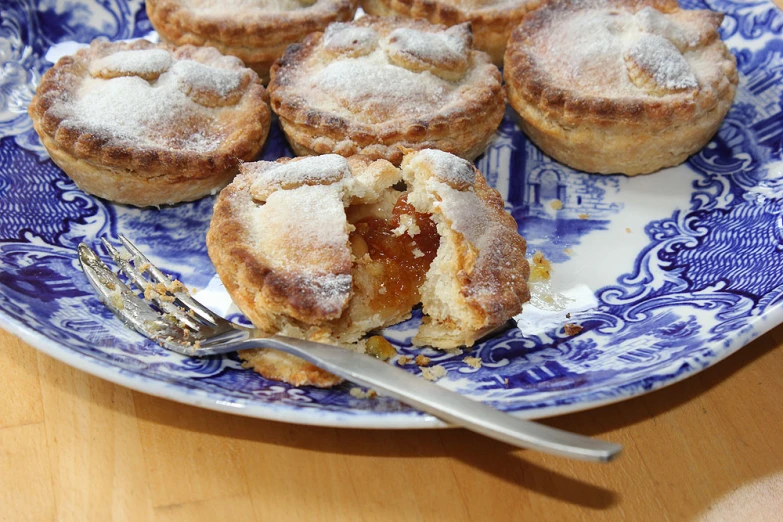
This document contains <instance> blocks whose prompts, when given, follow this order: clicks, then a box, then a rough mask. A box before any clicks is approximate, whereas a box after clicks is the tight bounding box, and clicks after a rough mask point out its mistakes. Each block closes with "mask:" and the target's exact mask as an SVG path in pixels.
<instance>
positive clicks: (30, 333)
mask: <svg viewBox="0 0 783 522" xmlns="http://www.w3.org/2000/svg"><path fill="white" fill-rule="evenodd" d="M769 312H770V313H768V314H765V315H764V316H756V317H753V319H752V320H751V321H749V322H748V323H747V324H746V325H745V326H744V327H743V328H742V329H741V330H740V331H739V332H738V334H739V335H738V336H736V337H734V338H733V339H734V340H733V342H732V343H731V344H730V345H729V346H726V347H724V349H723V350H721V351H720V352H719V353H717V354H715V356H714V357H712V358H711V359H710V362H709V364H707V365H706V366H704V367H702V368H695V369H691V370H689V371H684V372H680V373H679V374H678V375H676V376H675V377H673V378H671V379H668V380H665V381H656V382H655V383H653V385H652V386H651V387H650V388H648V389H642V390H641V391H639V392H638V393H629V392H627V391H625V390H624V391H622V392H621V393H619V394H617V395H615V396H612V397H609V398H605V399H599V400H594V401H581V402H574V403H570V404H567V405H561V406H549V407H546V408H534V409H525V410H518V411H514V412H509V414H510V415H513V416H514V417H517V418H521V419H528V420H536V419H543V418H550V417H556V416H560V415H567V414H570V413H578V412H582V411H587V410H592V409H595V408H599V407H602V406H608V405H611V404H614V403H618V402H623V401H626V400H628V399H633V398H636V397H641V396H643V395H647V394H649V393H652V392H655V391H658V390H661V389H663V388H666V387H669V386H671V385H673V384H676V383H678V382H680V381H683V380H685V379H687V378H689V377H692V376H693V375H696V374H697V373H700V372H702V371H704V370H707V369H709V368H711V367H713V366H715V365H716V364H717V363H719V362H721V361H723V360H725V359H727V358H729V356H731V355H733V354H734V353H736V352H737V351H739V350H740V349H742V348H745V347H746V346H748V345H749V344H751V343H752V342H753V341H754V340H756V339H758V338H759V337H761V336H762V335H764V334H766V333H768V332H769V331H770V330H772V329H773V328H775V327H776V326H779V325H780V324H783V304H782V305H780V306H776V307H775V308H773V309H771V310H770V311H769ZM770 315H776V316H779V317H777V318H773V319H772V320H770V319H771V318H770ZM0 317H2V318H3V319H6V320H7V322H5V321H4V322H2V323H0V328H2V329H3V330H5V331H7V332H8V333H10V334H11V335H15V336H17V337H19V338H20V339H21V340H23V341H24V342H26V343H27V344H29V345H30V346H32V347H33V348H35V349H36V350H38V351H40V352H42V353H44V354H46V355H48V356H50V357H52V358H54V359H56V360H58V361H60V362H62V363H63V364H66V365H68V366H70V367H72V368H75V369H77V370H80V371H83V372H85V373H87V374H89V375H92V376H94V377H98V378H100V379H103V380H106V381H109V382H111V383H113V384H117V385H120V386H123V387H125V388H128V389H130V390H133V391H137V392H140V393H144V394H147V395H152V396H154V397H159V398H162V399H167V400H171V401H174V402H177V403H180V404H185V405H188V406H194V407H198V408H204V409H208V410H212V411H217V412H221V413H229V414H233V415H239V416H242V417H249V418H255V419H262V420H270V421H277V422H285V423H289V424H298V425H305V426H320V427H330V428H345V429H372V430H376V429H391V430H415V429H444V428H453V427H455V426H452V425H449V424H446V423H445V422H443V421H441V420H440V419H437V418H436V417H433V416H432V415H429V414H422V413H417V412H413V411H404V412H383V413H381V412H377V411H373V410H367V411H366V412H360V413H351V414H342V413H339V412H334V411H328V410H319V409H315V408H312V409H311V408H297V407H296V406H293V405H288V404H274V403H255V402H253V401H244V400H241V401H236V402H234V403H231V402H230V401H225V400H219V399H216V398H210V397H209V395H210V394H209V392H207V391H205V390H200V389H195V388H194V389H191V390H190V393H188V392H185V391H183V390H182V386H181V385H179V386H176V385H175V386H166V385H165V383H164V382H163V380H162V379H156V378H154V377H151V376H149V375H144V374H143V373H141V372H131V371H129V370H124V369H122V368H118V367H116V366H111V365H109V364H106V363H104V362H102V361H99V360H97V359H95V358H93V357H90V356H89V355H87V354H83V353H79V352H77V351H75V350H71V349H69V348H67V347H65V346H63V345H61V344H59V343H58V342H57V341H55V340H54V339H50V338H49V337H47V336H45V335H44V334H42V333H40V332H38V331H36V330H34V329H32V328H30V327H28V326H26V325H24V324H21V323H20V322H19V321H18V320H16V319H14V318H12V317H10V316H8V315H6V314H5V313H4V312H3V311H2V310H0ZM759 323H761V324H762V327H761V328H758V326H759ZM136 335H140V334H136ZM129 374H130V375H129ZM144 383H151V384H152V389H150V388H149V387H145V386H143V384H144ZM194 397H196V400H194ZM199 399H200V400H199ZM379 413H380V414H379Z"/></svg>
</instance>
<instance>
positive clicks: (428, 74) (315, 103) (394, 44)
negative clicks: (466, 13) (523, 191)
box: [275, 17, 497, 125]
mask: <svg viewBox="0 0 783 522" xmlns="http://www.w3.org/2000/svg"><path fill="white" fill-rule="evenodd" d="M390 20H391V19H390ZM405 24H406V25H407V26H403V27H399V26H398V25H395V23H392V21H386V20H384V21H380V20H379V19H374V21H373V19H372V17H366V19H359V20H358V21H356V22H353V23H350V24H348V23H340V24H332V25H331V26H330V27H329V28H328V29H327V30H326V32H325V34H324V36H323V38H321V40H320V41H319V42H318V43H317V44H315V46H314V48H313V50H312V52H310V54H309V55H307V56H306V57H305V59H304V60H303V61H302V63H297V64H296V66H293V67H289V68H285V69H278V73H277V74H278V76H277V78H276V80H275V81H276V82H277V83H278V84H279V85H280V86H283V87H284V88H285V89H286V96H287V97H291V96H293V97H302V98H303V99H307V105H308V106H312V107H313V108H315V109H317V110H320V111H323V112H327V113H331V114H337V115H339V116H342V117H345V118H350V119H352V120H358V121H361V122H363V123H365V124H370V125H372V124H381V123H385V124H386V123H390V122H394V121H397V120H401V119H404V120H411V119H416V118H430V117H432V116H433V115H435V114H438V113H443V114H448V113H451V112H455V111H457V110H459V108H460V106H461V105H462V104H464V103H465V98H464V96H465V95H466V93H467V92H468V91H469V90H470V89H474V90H479V89H481V88H483V87H487V88H490V86H492V85H493V84H494V83H496V82H497V79H496V77H495V76H494V75H492V74H490V73H488V72H487V70H486V67H487V66H489V64H488V63H486V62H487V61H488V60H484V61H483V63H482V61H481V60H480V59H478V58H477V56H476V55H477V53H476V51H472V50H471V44H472V36H471V34H470V30H469V26H468V25H467V24H463V25H459V26H455V27H452V28H445V27H442V26H433V25H429V24H425V23H414V22H410V23H408V22H406V23H405ZM306 45H307V44H306Z"/></svg>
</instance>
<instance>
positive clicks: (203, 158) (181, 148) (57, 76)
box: [29, 40, 271, 207]
mask: <svg viewBox="0 0 783 522" xmlns="http://www.w3.org/2000/svg"><path fill="white" fill-rule="evenodd" d="M29 113H30V117H31V118H32V120H33V125H34V127H35V130H36V131H37V132H38V135H39V136H40V138H41V142H42V143H43V145H44V146H45V147H46V149H47V151H48V152H49V154H50V156H51V158H52V160H53V161H54V162H55V163H56V164H57V165H58V166H59V167H60V168H62V169H63V170H64V171H65V173H66V174H68V175H69V176H70V177H71V178H72V179H73V180H74V181H75V182H76V184H77V185H78V186H79V188H81V189H82V190H84V191H85V192H89V193H91V194H94V195H96V196H99V197H102V198H105V199H108V200H111V201H114V202H118V203H127V204H131V205H136V206H141V207H143V206H151V205H163V204H173V203H178V202H182V201H192V200H195V199H198V198H200V197H203V196H205V195H207V194H210V193H215V192H217V191H218V190H220V189H221V188H222V187H223V186H225V185H226V184H227V183H228V182H229V181H230V180H231V179H232V178H233V176H234V175H235V174H236V172H237V169H238V165H239V162H240V161H242V160H244V161H247V160H252V159H254V158H255V157H256V156H257V155H258V153H259V152H260V150H261V147H262V146H263V144H264V141H265V140H266V137H267V133H268V132H269V125H270V120H271V112H270V110H269V106H268V105H267V94H266V91H265V90H264V87H263V86H262V85H261V83H260V82H259V81H258V77H257V75H256V74H255V73H254V72H253V71H251V70H250V69H247V68H245V67H243V65H242V63H241V62H240V61H239V60H237V59H236V58H233V57H225V56H222V55H221V54H220V53H218V51H217V50H215V49H211V48H196V47H192V46H185V47H181V48H178V49H172V48H169V47H167V46H165V45H157V46H156V45H154V44H151V43H149V42H147V41H144V40H140V41H136V42H132V43H119V42H118V43H109V42H103V41H97V40H96V41H94V42H93V43H92V44H91V45H90V47H89V48H86V49H83V50H80V51H79V52H77V53H76V54H75V55H73V56H67V57H64V58H62V59H61V60H60V61H58V63H57V64H56V65H55V66H54V67H52V68H51V69H50V70H49V71H47V73H46V74H45V75H44V77H43V79H42V81H41V84H40V85H39V87H38V89H37V91H36V95H35V97H34V98H33V100H32V102H31V104H30V107H29Z"/></svg>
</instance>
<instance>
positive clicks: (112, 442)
mask: <svg viewBox="0 0 783 522" xmlns="http://www.w3.org/2000/svg"><path fill="white" fill-rule="evenodd" d="M781 344H783V327H779V328H777V329H775V330H773V331H772V332H770V333H768V334H766V335H765V336H763V337H762V338H760V339H759V340H757V341H755V342H754V343H752V344H750V345H749V346H746V347H745V348H743V349H742V350H740V351H739V352H738V353H736V354H734V355H732V356H731V357H729V358H728V359H726V360H724V361H722V362H720V363H718V364H717V365H715V366H713V367H711V368H708V369H707V370H705V371H704V372H702V373H699V374H697V375H695V376H693V377H691V378H689V379H686V380H685V381H682V382H680V383H677V384H674V385H672V386H670V387H668V388H665V389H663V390H659V391H656V392H654V393H651V394H649V395H645V396H642V397H638V398H635V399H631V400H628V401H625V402H622V403H619V404H615V405H611V406H606V407H603V408H599V409H596V410H592V411H587V412H583V413H577V414H572V415H567V416H563V417H558V418H554V419H549V420H547V421H546V422H547V423H548V424H551V425H553V426H557V427H560V428H564V429H567V430H572V431H575V432H579V433H584V434H589V435H595V436H600V437H604V438H606V439H609V440H613V441H617V442H620V443H622V444H623V445H624V446H625V451H624V453H623V455H621V457H620V458H619V459H618V460H616V461H615V462H613V463H611V464H589V463H582V462H572V461H569V460H565V459H561V458H557V457H550V456H546V455H541V454H537V453H534V452H531V451H524V450H517V449H512V448H511V447H509V446H506V445H504V444H501V443H498V442H494V441H491V440H488V439H485V438H483V437H481V436H478V435H474V434H473V433H470V432H467V431H465V430H459V429H454V430H437V431H425V430H421V431H371V430H342V429H333V428H314V427H306V426H295V425H288V424H282V423H277V422H272V421H262V420H256V419H247V418H243V417H237V416H232V415H228V414H223V413H216V412H212V411H208V410H202V409H199V408H195V407H191V406H184V405H181V404H177V403H174V402H170V401H167V400H163V399H158V398H155V397H151V396H148V395H145V394H143V393H137V392H133V391H130V390H128V389H125V388H122V387H120V386H116V385H114V384H111V383H108V382H106V381H103V380H101V379H98V378H96V377H92V376H90V375H88V374H86V373H84V372H81V371H79V370H75V369H73V368H70V367H69V366H66V365H64V364H62V363H60V362H58V361H56V360H54V359H52V358H50V357H48V356H46V355H43V354H41V353H39V352H37V351H36V350H35V349H33V348H32V347H31V346H29V345H27V344H25V343H24V342H22V341H21V340H19V339H18V338H16V337H14V336H12V335H10V334H8V333H5V332H0V363H1V364H0V391H1V392H2V394H0V521H3V522H5V521H8V522H16V521H23V520H33V521H39V520H41V521H48V520H57V521H71V520H73V521H85V520H89V521H92V520H95V521H108V520H116V521H126V520H127V521H145V520H156V521H174V520H185V521H202V520H203V521H214V520H232V521H242V520H249V521H255V520H257V521H288V520H292V521H311V520H312V521H354V520H356V521H386V520H395V521H396V520H401V521H419V520H428V521H429V520H431V521H441V520H443V521H455V522H456V521H486V520H491V521H494V520H498V521H501V520H502V521H505V520H592V519H595V518H601V519H607V520H692V519H699V518H702V517H707V519H708V520H737V519H740V518H744V519H745V520H780V519H781V518H780V517H781V516H783V515H782V514H783V429H781V428H783V400H781V398H783V378H782V375H781V369H783V348H781Z"/></svg>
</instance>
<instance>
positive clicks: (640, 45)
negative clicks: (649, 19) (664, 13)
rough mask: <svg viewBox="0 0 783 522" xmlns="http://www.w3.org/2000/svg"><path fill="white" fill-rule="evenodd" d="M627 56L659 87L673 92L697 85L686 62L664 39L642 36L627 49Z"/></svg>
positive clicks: (648, 35)
mask: <svg viewBox="0 0 783 522" xmlns="http://www.w3.org/2000/svg"><path fill="white" fill-rule="evenodd" d="M628 55H629V56H630V57H631V58H632V59H633V60H634V61H635V62H636V63H637V64H639V66H640V67H641V68H642V69H643V70H644V71H646V72H648V73H649V74H650V75H651V76H652V77H653V79H654V80H655V83H657V84H658V85H660V86H661V87H665V88H666V89H672V90H674V89H692V88H696V87H698V85H699V83H698V82H697V81H696V76H694V74H693V71H692V70H691V68H690V66H689V65H688V62H687V61H686V60H685V58H683V56H682V55H681V54H680V51H678V50H677V48H676V47H675V46H674V44H672V43H671V42H670V41H669V40H667V39H666V38H663V37H661V36H658V35H654V34H645V35H642V37H641V38H639V40H637V41H636V42H635V43H634V44H633V45H632V46H631V47H630V49H628Z"/></svg>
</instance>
